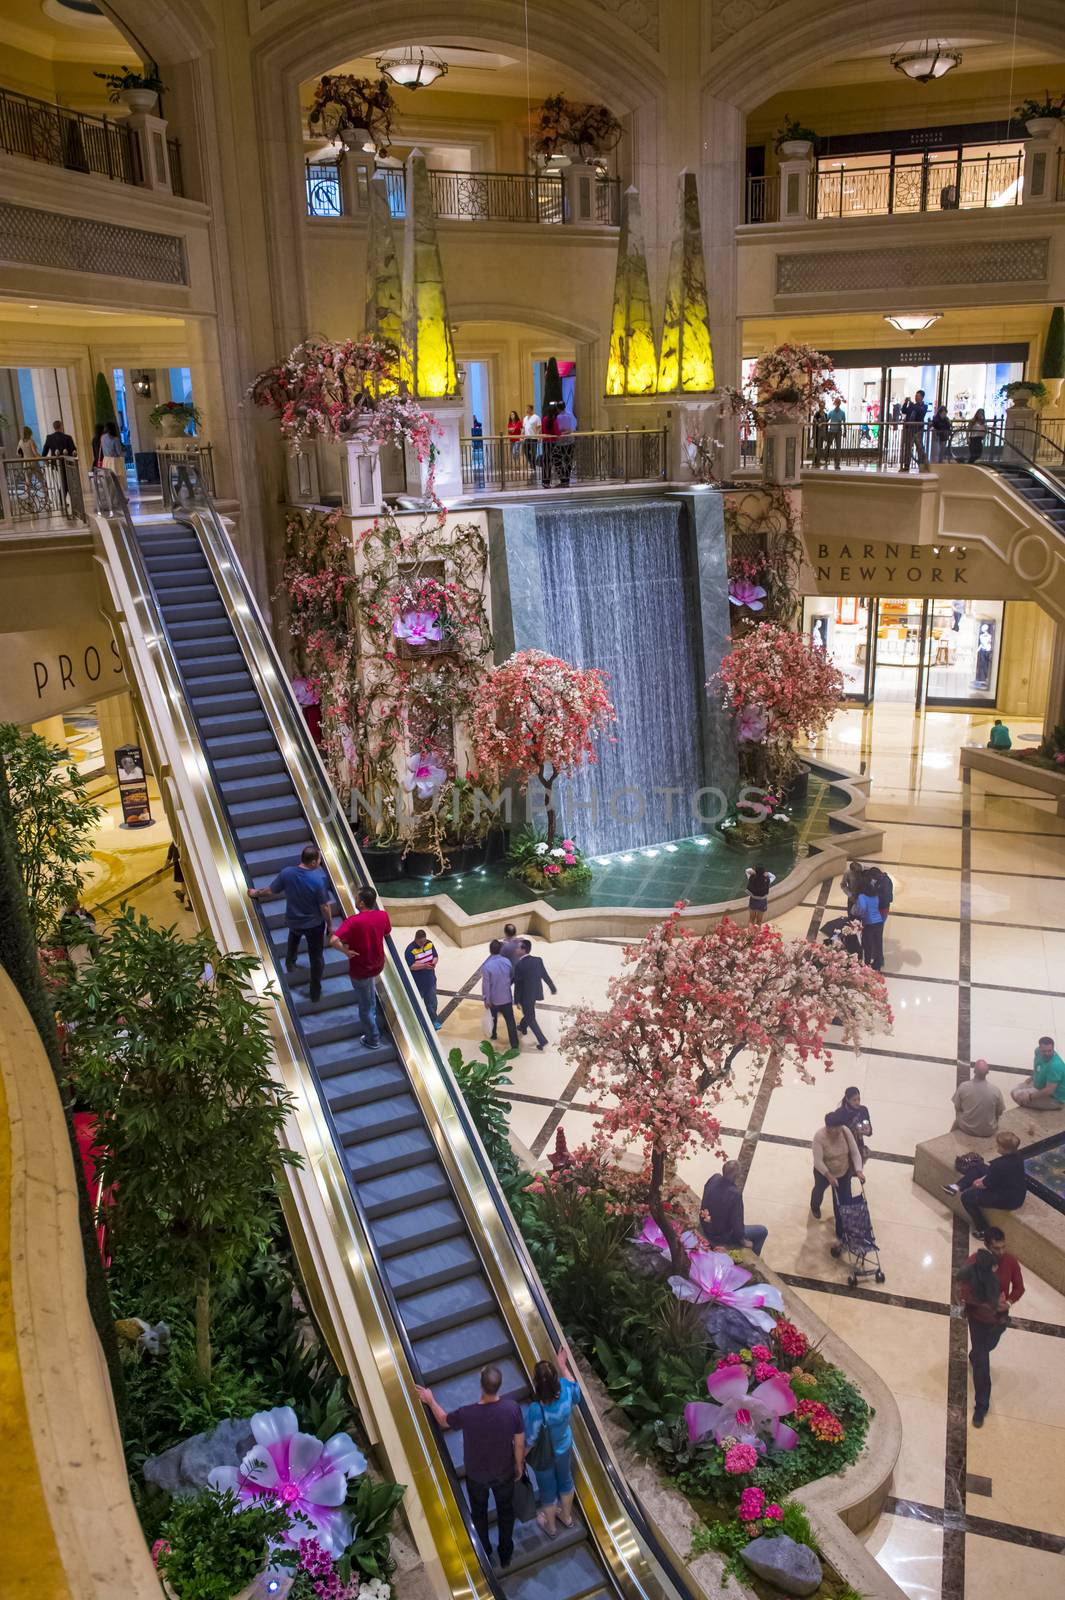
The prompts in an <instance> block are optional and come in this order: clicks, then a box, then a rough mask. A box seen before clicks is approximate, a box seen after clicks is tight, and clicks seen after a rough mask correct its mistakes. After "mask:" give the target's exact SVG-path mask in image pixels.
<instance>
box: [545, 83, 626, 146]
mask: <svg viewBox="0 0 1065 1600" xmlns="http://www.w3.org/2000/svg"><path fill="white" fill-rule="evenodd" d="M621 132H622V129H621V123H620V122H619V121H618V119H617V117H615V115H614V113H613V112H612V111H611V110H610V109H609V108H608V107H607V106H602V105H588V104H585V103H583V102H579V101H574V100H567V99H566V98H565V96H564V95H561V94H552V95H549V96H548V97H547V99H546V100H545V101H544V102H543V103H542V105H541V106H540V107H539V109H538V110H537V112H536V127H535V130H534V132H533V149H534V150H535V152H536V154H537V155H538V156H543V157H545V158H547V159H550V157H551V156H554V155H558V154H560V153H562V151H564V150H565V148H566V146H567V145H569V146H570V147H571V148H573V149H575V150H577V151H578V152H579V154H580V157H581V160H582V161H587V160H588V159H589V157H591V156H595V155H606V153H607V152H608V151H610V150H613V148H614V146H615V145H616V144H617V143H618V142H619V140H620V138H621Z"/></svg>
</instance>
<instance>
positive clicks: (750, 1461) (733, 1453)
mask: <svg viewBox="0 0 1065 1600" xmlns="http://www.w3.org/2000/svg"><path fill="white" fill-rule="evenodd" d="M757 1465H758V1451H757V1450H756V1449H755V1448H754V1445H753V1444H731V1445H729V1446H728V1448H727V1450H726V1451H725V1471H726V1472H728V1473H730V1474H731V1475H732V1477H742V1476H744V1475H745V1474H746V1473H748V1472H753V1471H754V1469H755V1467H756V1466H757Z"/></svg>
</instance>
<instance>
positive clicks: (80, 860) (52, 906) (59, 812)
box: [0, 722, 103, 944]
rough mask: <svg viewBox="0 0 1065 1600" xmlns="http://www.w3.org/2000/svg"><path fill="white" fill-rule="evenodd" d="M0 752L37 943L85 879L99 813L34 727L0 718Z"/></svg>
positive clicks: (62, 755)
mask: <svg viewBox="0 0 1065 1600" xmlns="http://www.w3.org/2000/svg"><path fill="white" fill-rule="evenodd" d="M0 758H2V759H3V763H4V767H5V770H6V773H7V787H8V791H9V793H10V796H11V806H12V811H13V814H14V822H15V849H16V852H17V856H18V866H19V873H20V875H21V877H22V884H23V887H24V889H25V891H26V900H27V902H28V905H29V914H30V922H31V924H32V927H33V935H34V938H35V939H36V941H37V943H38V944H41V943H42V942H43V941H44V940H45V939H47V938H49V937H50V936H51V935H52V934H54V933H55V931H56V927H57V924H58V922H59V918H60V916H61V915H62V913H63V911H64V910H65V908H66V907H67V906H68V905H69V904H70V903H71V901H72V900H76V899H77V897H78V895H79V894H80V893H81V889H82V886H83V884H84V882H85V867H86V865H87V863H88V861H89V859H90V856H91V854H92V838H93V829H94V828H95V826H96V823H97V822H98V820H99V818H100V817H101V816H102V815H103V813H102V811H101V810H100V807H99V806H94V805H93V804H92V803H91V802H90V800H89V797H88V791H87V789H86V785H85V780H84V778H83V777H82V776H81V774H80V773H79V771H78V769H77V768H76V767H75V766H72V765H71V764H70V763H69V761H68V760H67V758H66V752H65V751H64V750H60V749H59V747H58V746H56V745H50V744H49V743H48V741H47V740H46V739H42V738H41V736H40V734H37V733H22V732H21V731H20V729H18V728H17V727H15V725H14V723H11V722H5V723H3V724H0Z"/></svg>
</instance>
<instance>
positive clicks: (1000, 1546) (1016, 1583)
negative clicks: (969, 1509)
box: [965, 1502, 1065, 1600]
mask: <svg viewBox="0 0 1065 1600" xmlns="http://www.w3.org/2000/svg"><path fill="white" fill-rule="evenodd" d="M976 1503H977V1504H979V1503H980V1502H976ZM981 1514H982V1513H981ZM1063 1565H1065V1558H1063V1557H1062V1556H1061V1554H1060V1553H1059V1554H1052V1553H1051V1552H1050V1551H1048V1550H1028V1549H1025V1548H1024V1546H1023V1545H1017V1544H1010V1543H1006V1542H1004V1541H1003V1540H1001V1539H986V1538H983V1537H982V1536H981V1535H979V1534H975V1533H969V1534H966V1536H965V1600H1002V1596H1003V1595H1015V1596H1017V1597H1018V1600H1022V1597H1023V1600H1043V1597H1044V1596H1046V1597H1047V1600H1049V1596H1051V1595H1054V1594H1060V1592H1061V1587H1062V1581H1063V1577H1062V1570H1061V1569H1062V1566H1063Z"/></svg>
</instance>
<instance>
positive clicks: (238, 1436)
mask: <svg viewBox="0 0 1065 1600" xmlns="http://www.w3.org/2000/svg"><path fill="white" fill-rule="evenodd" d="M254 1446H255V1435H254V1434H253V1433H252V1431H251V1422H250V1420H249V1419H248V1418H247V1417H227V1418H226V1420H225V1422H220V1423H219V1424H218V1426H217V1427H216V1428H212V1429H211V1431H210V1432H209V1433H197V1434H194V1435H193V1436H192V1438H191V1439H183V1440H182V1441H181V1443H180V1444H175V1445H173V1446H172V1447H171V1448H170V1449H169V1450H164V1451H163V1453H162V1455H158V1456H150V1457H149V1459H148V1460H147V1461H146V1462H145V1463H144V1481H145V1483H150V1484H152V1485H154V1486H155V1487H156V1488H157V1489H162V1490H163V1491H164V1492H165V1493H166V1494H168V1495H171V1496H172V1497H173V1498H174V1499H175V1500H182V1499H187V1498H188V1496H190V1495H193V1494H196V1493H197V1491H198V1490H200V1489H202V1488H203V1487H204V1486H205V1484H206V1482H207V1475H208V1473H209V1472H211V1471H212V1470H213V1469H214V1468H215V1467H239V1466H240V1463H241V1462H242V1461H243V1460H244V1457H245V1456H246V1455H247V1453H248V1451H249V1450H251V1449H253V1448H254Z"/></svg>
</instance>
